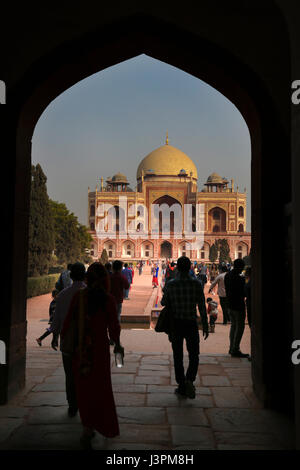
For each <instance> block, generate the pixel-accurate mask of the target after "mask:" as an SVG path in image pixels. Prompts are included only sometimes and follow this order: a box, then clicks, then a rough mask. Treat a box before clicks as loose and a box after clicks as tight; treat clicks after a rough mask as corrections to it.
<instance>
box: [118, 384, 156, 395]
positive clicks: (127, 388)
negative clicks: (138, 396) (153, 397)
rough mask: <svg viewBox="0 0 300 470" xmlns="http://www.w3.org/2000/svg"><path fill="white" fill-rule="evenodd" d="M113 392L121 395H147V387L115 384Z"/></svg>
mask: <svg viewBox="0 0 300 470" xmlns="http://www.w3.org/2000/svg"><path fill="white" fill-rule="evenodd" d="M112 388H113V391H114V392H119V393H146V392H147V385H136V384H113V387H112Z"/></svg>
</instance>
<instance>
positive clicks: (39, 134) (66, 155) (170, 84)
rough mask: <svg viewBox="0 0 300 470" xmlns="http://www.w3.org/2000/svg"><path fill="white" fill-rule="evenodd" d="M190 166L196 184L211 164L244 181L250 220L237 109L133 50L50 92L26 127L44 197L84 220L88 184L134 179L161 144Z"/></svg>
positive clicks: (246, 150)
mask: <svg viewBox="0 0 300 470" xmlns="http://www.w3.org/2000/svg"><path fill="white" fill-rule="evenodd" d="M167 130H168V133H169V144H170V145H173V146H174V147H177V148H179V149H180V150H182V151H183V152H184V153H186V154H187V155H188V156H189V157H190V158H191V159H192V160H193V161H194V163H195V165H196V167H197V170H198V190H201V189H202V188H203V184H204V183H205V182H206V180H207V177H208V176H209V175H210V174H211V173H212V172H214V171H216V172H217V173H219V174H220V175H221V176H223V177H226V178H227V179H228V180H230V179H231V178H234V180H235V187H236V186H237V185H238V186H239V189H240V190H241V191H243V190H244V188H245V187H246V188H247V230H250V229H251V220H250V207H251V206H250V198H251V193H250V189H251V188H250V159H251V148H250V135H249V131H248V128H247V125H246V123H245V121H244V119H243V117H242V116H241V114H240V113H239V111H238V110H237V108H236V107H235V106H234V105H233V104H232V103H231V102H230V101H229V100H228V99H227V98H225V97H224V96H223V95H222V94H220V93H219V92H218V91H216V90H215V89H214V88H212V87H210V86H209V85H207V84H206V83H204V82H202V81H200V80H199V79H197V78H195V77H193V76H191V75H189V74H187V73H185V72H183V71H181V70H179V69H177V68H175V67H172V66H170V65H168V64H165V63H163V62H160V61H157V60H155V59H152V58H150V57H148V56H145V55H140V56H138V57H135V58H133V59H131V60H128V61H126V62H122V63H120V64H118V65H115V66H113V67H110V68H108V69H106V70H103V71H101V72H99V73H97V74H94V75H92V76H91V77H89V78H87V79H85V80H82V81H81V82H79V83H77V84H76V85H74V86H73V87H72V88H70V89H69V90H67V91H66V92H64V93H63V94H62V95H60V96H58V97H57V98H56V99H55V100H54V101H53V102H52V103H51V104H50V105H49V106H48V108H47V109H46V110H45V112H44V113H43V115H42V116H41V118H40V120H39V121H38V123H37V126H36V128H35V131H34V135H33V140H32V163H33V164H34V165H35V164H37V163H40V164H41V166H42V168H43V170H44V173H45V174H46V176H47V178H48V181H47V187H48V194H49V196H50V197H51V199H54V200H57V201H60V202H64V203H65V204H66V205H67V207H68V209H69V210H70V211H72V212H74V214H75V215H76V216H77V217H78V220H79V221H80V222H81V223H84V224H86V223H87V192H88V186H89V187H90V188H91V190H92V191H94V189H95V186H96V184H97V183H99V180H100V177H101V176H103V177H104V178H105V179H106V178H107V177H108V176H113V175H114V174H115V173H117V172H118V171H120V172H121V173H124V174H125V175H126V176H127V178H128V180H129V181H130V186H131V187H132V189H134V188H135V185H136V170H137V167H138V165H139V163H140V161H141V160H142V159H143V158H144V157H145V156H146V155H147V154H148V153H150V152H151V151H152V150H154V149H156V148H158V147H160V146H161V145H163V144H164V143H165V135H166V131H167Z"/></svg>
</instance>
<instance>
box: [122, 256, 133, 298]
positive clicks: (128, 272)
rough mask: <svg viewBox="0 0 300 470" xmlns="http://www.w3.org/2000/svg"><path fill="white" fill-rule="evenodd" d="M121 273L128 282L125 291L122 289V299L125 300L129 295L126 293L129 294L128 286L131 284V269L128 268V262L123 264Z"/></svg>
mask: <svg viewBox="0 0 300 470" xmlns="http://www.w3.org/2000/svg"><path fill="white" fill-rule="evenodd" d="M122 274H123V276H125V277H126V279H127V281H128V284H129V287H128V289H125V291H124V299H125V300H128V299H129V297H128V295H129V290H130V286H131V283H132V272H131V269H129V268H128V264H127V263H125V264H124V268H123V270H122Z"/></svg>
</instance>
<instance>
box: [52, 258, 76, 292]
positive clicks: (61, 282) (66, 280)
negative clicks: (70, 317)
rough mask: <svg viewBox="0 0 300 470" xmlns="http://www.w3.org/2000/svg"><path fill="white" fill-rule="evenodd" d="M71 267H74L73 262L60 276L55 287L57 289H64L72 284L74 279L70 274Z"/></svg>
mask: <svg viewBox="0 0 300 470" xmlns="http://www.w3.org/2000/svg"><path fill="white" fill-rule="evenodd" d="M71 268H72V264H71V263H69V264H68V266H67V269H65V270H64V271H63V272H62V273H61V275H60V276H59V278H58V281H57V283H56V284H55V289H57V290H58V291H59V292H60V291H62V290H63V289H66V287H70V286H71V285H72V282H73V281H72V278H71V275H70V274H71Z"/></svg>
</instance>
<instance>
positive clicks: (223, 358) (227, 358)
mask: <svg viewBox="0 0 300 470" xmlns="http://www.w3.org/2000/svg"><path fill="white" fill-rule="evenodd" d="M218 361H219V362H220V363H223V362H229V363H231V364H233V363H235V362H236V363H242V360H241V358H239V357H231V356H229V354H228V356H219V357H218Z"/></svg>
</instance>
